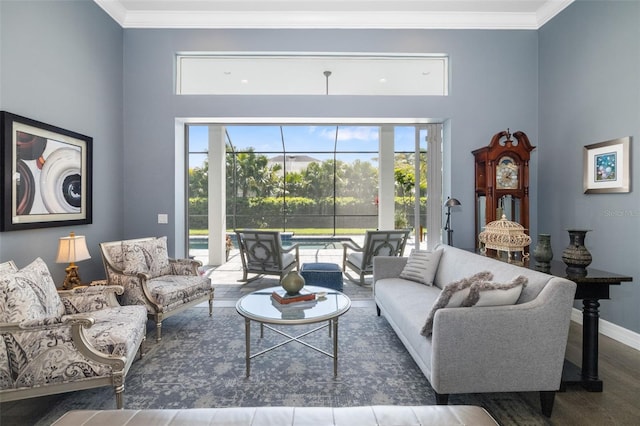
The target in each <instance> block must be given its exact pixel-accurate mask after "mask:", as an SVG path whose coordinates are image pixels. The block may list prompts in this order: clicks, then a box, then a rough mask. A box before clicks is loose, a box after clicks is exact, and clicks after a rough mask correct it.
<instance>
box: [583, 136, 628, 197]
mask: <svg viewBox="0 0 640 426" xmlns="http://www.w3.org/2000/svg"><path fill="white" fill-rule="evenodd" d="M630 145H631V138H630V137H628V136H627V137H624V138H619V139H612V140H610V141H604V142H599V143H594V144H591V145H586V146H585V147H584V179H583V182H584V193H585V194H604V193H609V192H629V191H630V186H629V182H631V167H630V162H629V161H630V160H629V158H630V149H631V147H630Z"/></svg>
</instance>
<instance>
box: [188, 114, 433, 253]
mask: <svg viewBox="0 0 640 426" xmlns="http://www.w3.org/2000/svg"><path fill="white" fill-rule="evenodd" d="M212 127H216V128H218V129H220V128H222V129H223V135H224V136H223V139H224V144H225V150H224V152H225V154H224V155H225V159H224V188H225V189H224V198H225V199H226V201H225V206H226V207H225V212H226V228H227V231H232V230H233V229H243V228H254V229H270V230H279V231H285V232H294V233H295V234H296V235H326V236H332V235H349V234H360V233H364V231H365V230H367V229H377V228H380V229H389V228H413V229H414V230H419V231H418V232H419V233H418V234H417V235H422V233H423V232H425V231H426V227H427V226H426V225H427V221H426V217H427V211H428V209H427V200H428V197H427V195H428V194H429V193H430V192H428V190H429V191H430V190H433V189H434V188H429V185H428V182H427V170H428V167H434V166H431V165H430V163H429V149H430V148H429V137H431V139H432V142H434V141H436V142H438V143H436V144H435V146H436V148H437V149H438V150H441V146H440V144H441V142H440V141H441V140H442V139H441V135H440V132H441V129H442V127H441V125H439V124H433V125H387V126H380V125H326V124H322V125H263V124H260V125H257V124H256V125H226V126H222V127H221V126H219V125H216V126H212V125H201V124H198V125H194V124H190V125H188V126H187V139H188V143H187V147H188V170H189V178H188V194H189V202H188V207H187V217H188V232H189V235H194V234H207V233H208V232H207V230H208V228H209V222H210V221H209V211H208V210H209V209H208V205H209V195H210V194H211V191H210V188H209V187H210V185H211V184H212V183H211V179H209V166H210V164H211V163H212V162H214V161H218V162H220V159H213V158H210V157H209V155H210V154H209V153H210V152H214V150H212V149H211V145H210V144H211V143H212V142H211V138H210V135H209V133H210V130H211V128H212ZM429 133H432V134H431V135H429ZM434 133H438V134H437V135H436V134H434ZM221 142H222V141H221V140H219V142H218V143H221ZM431 145H432V146H434V144H433V143H432V144H431ZM431 149H433V148H431ZM215 152H221V151H220V150H218V151H215ZM438 158H439V156H438ZM435 167H438V165H436V166H435ZM222 184H223V182H219V183H218V185H222ZM385 188H386V189H385ZM437 190H438V191H439V192H438V193H437V194H436V197H435V198H436V199H437V201H438V208H439V205H440V203H439V201H440V199H441V196H440V189H439V188H437ZM385 194H387V195H385ZM220 195H222V194H220ZM381 204H385V205H386V208H385V207H384V206H382V205H381ZM190 250H191V245H190Z"/></svg>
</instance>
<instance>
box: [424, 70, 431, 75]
mask: <svg viewBox="0 0 640 426" xmlns="http://www.w3.org/2000/svg"><path fill="white" fill-rule="evenodd" d="M429 74H431V71H423V72H422V75H429Z"/></svg>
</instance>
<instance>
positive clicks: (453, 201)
mask: <svg viewBox="0 0 640 426" xmlns="http://www.w3.org/2000/svg"><path fill="white" fill-rule="evenodd" d="M459 205H460V201H458V200H457V199H456V198H449V199H448V200H447V202H446V203H444V206H445V207H453V206H459Z"/></svg>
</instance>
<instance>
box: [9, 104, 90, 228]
mask: <svg viewBox="0 0 640 426" xmlns="http://www.w3.org/2000/svg"><path fill="white" fill-rule="evenodd" d="M0 137H1V138H2V145H1V150H0V164H2V176H1V179H2V191H1V197H2V198H1V200H0V202H1V206H0V216H1V217H0V219H1V220H0V231H16V230H21V229H33V228H43V227H53V226H68V225H77V224H89V223H91V220H92V216H91V213H92V211H91V205H92V198H91V186H92V176H91V172H92V170H91V166H92V142H93V139H92V138H90V137H88V136H84V135H81V134H79V133H76V132H72V131H70V130H65V129H61V128H59V127H55V126H52V125H50V124H45V123H41V122H39V121H35V120H32V119H29V118H26V117H21V116H19V115H15V114H11V113H9V112H6V111H2V112H0Z"/></svg>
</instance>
